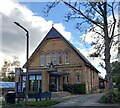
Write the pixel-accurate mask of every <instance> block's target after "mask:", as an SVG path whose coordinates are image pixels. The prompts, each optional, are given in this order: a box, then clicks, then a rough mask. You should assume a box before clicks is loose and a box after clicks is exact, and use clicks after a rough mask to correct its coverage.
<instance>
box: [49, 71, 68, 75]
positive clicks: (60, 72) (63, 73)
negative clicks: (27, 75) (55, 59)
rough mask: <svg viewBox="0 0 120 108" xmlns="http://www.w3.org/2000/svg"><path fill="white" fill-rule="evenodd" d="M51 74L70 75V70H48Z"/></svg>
mask: <svg viewBox="0 0 120 108" xmlns="http://www.w3.org/2000/svg"><path fill="white" fill-rule="evenodd" d="M48 73H49V75H55V76H61V75H69V74H70V73H69V72H63V71H57V70H56V71H55V70H51V71H48Z"/></svg>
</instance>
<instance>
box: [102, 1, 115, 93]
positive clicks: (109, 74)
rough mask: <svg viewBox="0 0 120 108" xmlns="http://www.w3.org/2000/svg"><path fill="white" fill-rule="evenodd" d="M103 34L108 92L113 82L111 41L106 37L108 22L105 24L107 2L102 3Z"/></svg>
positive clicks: (111, 88)
mask: <svg viewBox="0 0 120 108" xmlns="http://www.w3.org/2000/svg"><path fill="white" fill-rule="evenodd" d="M104 10H105V11H104V34H105V54H104V55H105V69H106V73H107V79H108V88H109V91H112V90H113V81H112V68H111V64H110V58H111V56H110V43H111V39H110V38H109V35H108V22H107V2H105V3H104Z"/></svg>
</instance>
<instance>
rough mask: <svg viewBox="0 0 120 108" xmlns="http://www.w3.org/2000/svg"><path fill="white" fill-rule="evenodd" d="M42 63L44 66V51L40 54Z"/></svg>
mask: <svg viewBox="0 0 120 108" xmlns="http://www.w3.org/2000/svg"><path fill="white" fill-rule="evenodd" d="M40 65H41V66H44V54H43V53H42V54H41V55H40Z"/></svg>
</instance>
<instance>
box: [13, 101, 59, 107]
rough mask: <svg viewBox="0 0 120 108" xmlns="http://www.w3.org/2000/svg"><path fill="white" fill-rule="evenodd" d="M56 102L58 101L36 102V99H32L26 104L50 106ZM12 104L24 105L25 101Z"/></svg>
mask: <svg viewBox="0 0 120 108" xmlns="http://www.w3.org/2000/svg"><path fill="white" fill-rule="evenodd" d="M58 103H60V102H59V101H54V100H42V101H37V102H36V101H34V102H31V101H29V102H28V103H27V106H52V105H55V104H58ZM13 106H26V103H25V102H20V103H16V104H14V105H13Z"/></svg>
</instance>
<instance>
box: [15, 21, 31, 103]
mask: <svg viewBox="0 0 120 108" xmlns="http://www.w3.org/2000/svg"><path fill="white" fill-rule="evenodd" d="M14 23H15V24H16V25H17V26H19V27H20V28H22V29H23V30H24V31H25V32H26V36H27V49H26V53H27V54H26V58H27V62H26V83H25V88H26V91H25V103H26V104H27V102H28V90H29V89H28V88H29V83H28V70H29V63H28V57H29V32H28V30H26V29H25V28H24V27H23V26H21V25H20V24H19V23H18V22H14Z"/></svg>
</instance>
